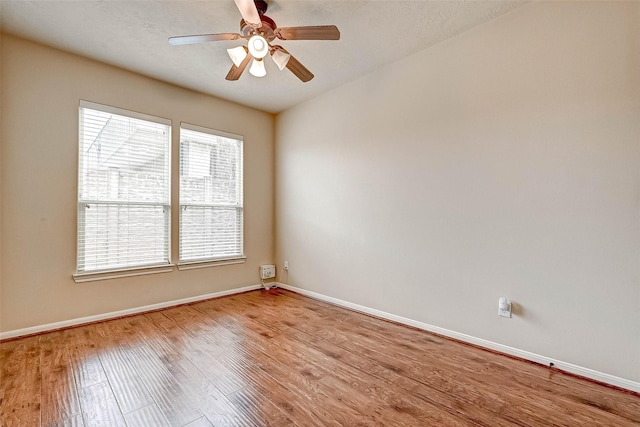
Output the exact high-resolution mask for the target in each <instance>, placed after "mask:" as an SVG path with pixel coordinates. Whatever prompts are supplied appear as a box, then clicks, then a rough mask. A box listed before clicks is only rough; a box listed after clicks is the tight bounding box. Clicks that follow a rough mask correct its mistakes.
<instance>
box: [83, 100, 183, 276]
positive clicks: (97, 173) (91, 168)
mask: <svg viewBox="0 0 640 427" xmlns="http://www.w3.org/2000/svg"><path fill="white" fill-rule="evenodd" d="M170 141H171V122H170V121H169V120H165V119H161V118H156V117H151V116H147V115H143V114H139V113H134V112H131V111H126V110H120V109H116V108H112V107H107V106H103V105H98V104H92V103H89V102H84V101H82V102H81V103H80V144H79V145H80V155H79V167H78V169H79V172H78V275H82V274H83V273H85V274H86V273H96V272H104V271H113V270H123V269H131V268H140V267H150V266H159V265H165V266H166V265H169V264H170V237H169V236H170V234H171V233H170V227H171V209H170V207H171V206H170V204H171V202H170V200H171V167H170V165H171V161H170V160H171V157H170Z"/></svg>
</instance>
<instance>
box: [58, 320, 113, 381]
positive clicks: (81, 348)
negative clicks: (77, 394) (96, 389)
mask: <svg viewBox="0 0 640 427" xmlns="http://www.w3.org/2000/svg"><path fill="white" fill-rule="evenodd" d="M67 337H68V338H67V339H68V340H69V341H70V345H69V359H70V362H71V367H72V369H73V374H74V377H75V380H76V386H77V387H78V388H83V387H89V386H92V385H95V384H99V383H102V382H105V381H107V375H106V373H105V372H104V368H103V367H102V362H100V357H99V355H98V351H97V349H96V345H95V344H94V343H93V340H92V339H91V336H90V327H87V326H83V327H79V328H73V329H69V330H68V335H67Z"/></svg>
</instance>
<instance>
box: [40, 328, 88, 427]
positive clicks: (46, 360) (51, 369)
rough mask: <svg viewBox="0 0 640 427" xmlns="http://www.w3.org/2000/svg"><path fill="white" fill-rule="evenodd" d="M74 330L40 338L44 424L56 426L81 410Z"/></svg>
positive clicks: (42, 414)
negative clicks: (71, 343) (73, 360)
mask: <svg viewBox="0 0 640 427" xmlns="http://www.w3.org/2000/svg"><path fill="white" fill-rule="evenodd" d="M69 336H70V330H64V331H58V332H53V333H50V334H46V335H42V336H41V337H40V347H41V352H40V367H41V369H42V382H41V395H42V412H41V420H42V421H41V422H42V424H43V425H45V426H48V425H56V424H58V423H59V422H61V421H63V420H67V419H73V418H74V417H75V416H76V415H78V414H80V413H81V410H80V402H79V401H78V391H77V389H76V382H75V378H74V375H73V368H72V366H71V359H70V354H69V340H68V338H69Z"/></svg>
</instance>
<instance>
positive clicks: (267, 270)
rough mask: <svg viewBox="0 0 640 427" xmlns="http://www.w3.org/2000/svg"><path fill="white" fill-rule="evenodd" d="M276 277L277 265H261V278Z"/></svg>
mask: <svg viewBox="0 0 640 427" xmlns="http://www.w3.org/2000/svg"><path fill="white" fill-rule="evenodd" d="M274 277H276V266H275V265H273V264H271V265H261V266H260V278H261V279H273V278H274Z"/></svg>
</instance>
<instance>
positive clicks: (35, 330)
mask: <svg viewBox="0 0 640 427" xmlns="http://www.w3.org/2000/svg"><path fill="white" fill-rule="evenodd" d="M261 288H262V285H250V286H244V287H242V288H236V289H229V290H227V291H220V292H214V293H211V294H205V295H198V296H195V297H189V298H182V299H178V300H172V301H166V302H160V303H157V304H151V305H145V306H142V307H134V308H128V309H126V310H119V311H112V312H110V313H102V314H96V315H94V316H87V317H80V318H77V319H70V320H63V321H62V322H55V323H48V324H46V325H38V326H32V327H30V328H24V329H15V330H13V331H7V332H0V340H5V339H9V338H17V337H21V336H26V335H33V334H39V333H42V332H47V331H53V330H56V329H62V328H68V327H71V326H77V325H82V324H86V323H93V322H99V321H102V320H108V319H114V318H117V317H123V316H130V315H133V314H139V313H144V312H147V311H153V310H159V309H161V308H167V307H173V306H176V305H181V304H188V303H191V302H197V301H203V300H207V299H211V298H219V297H223V296H226V295H233V294H239V293H242V292H247V291H253V290H256V289H261Z"/></svg>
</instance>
